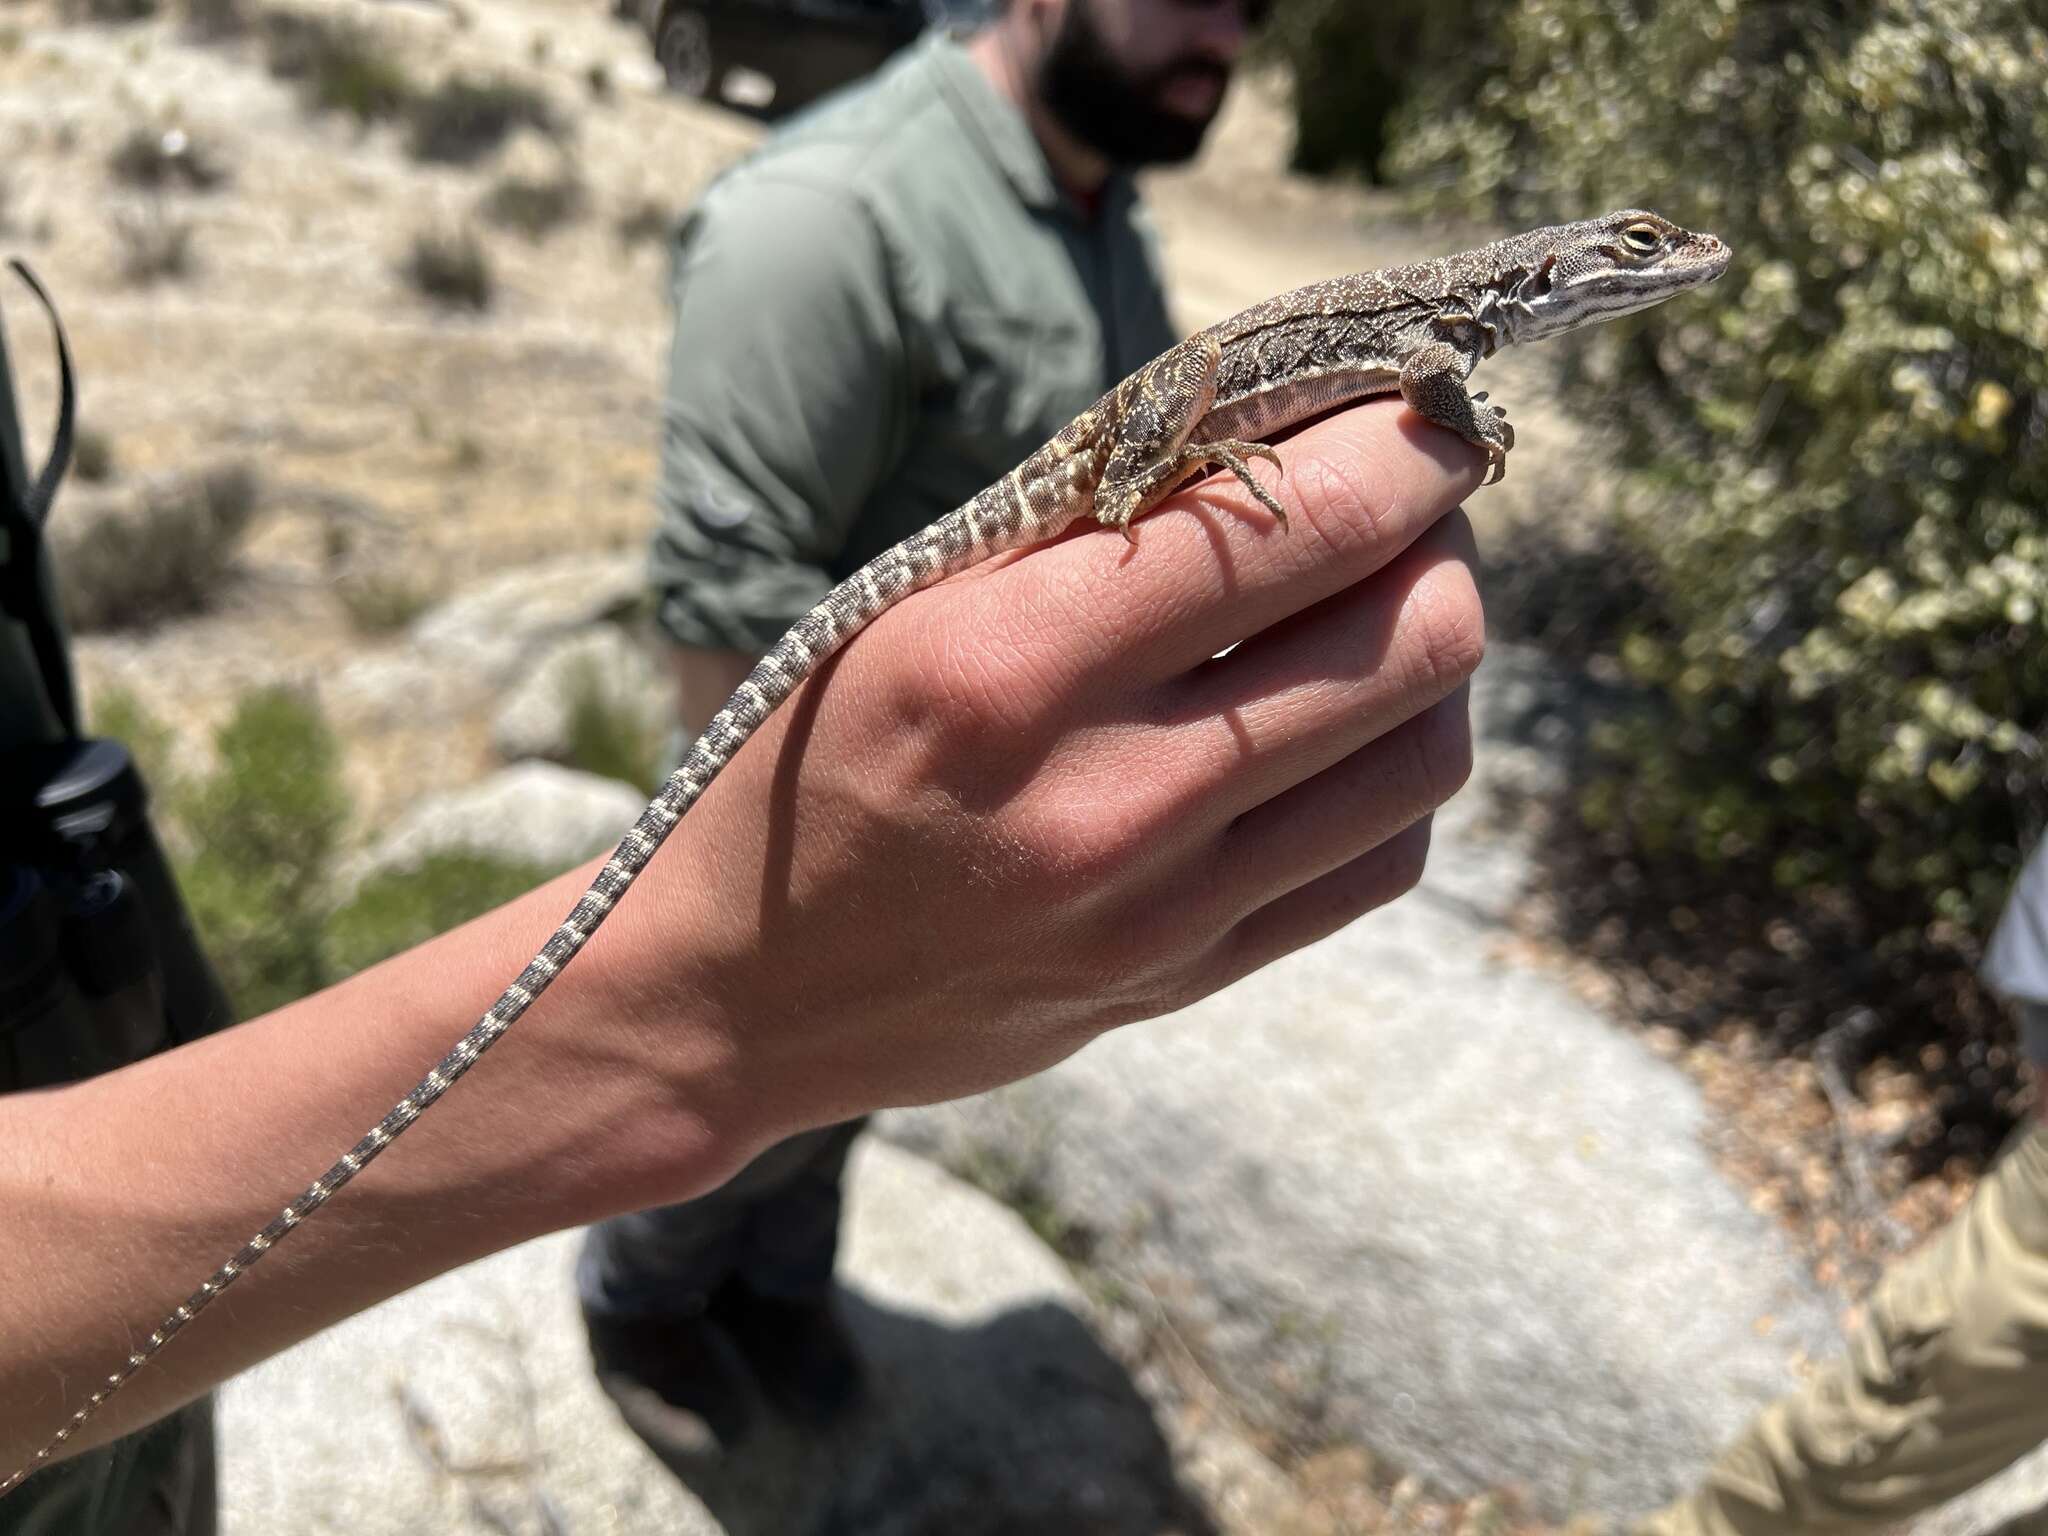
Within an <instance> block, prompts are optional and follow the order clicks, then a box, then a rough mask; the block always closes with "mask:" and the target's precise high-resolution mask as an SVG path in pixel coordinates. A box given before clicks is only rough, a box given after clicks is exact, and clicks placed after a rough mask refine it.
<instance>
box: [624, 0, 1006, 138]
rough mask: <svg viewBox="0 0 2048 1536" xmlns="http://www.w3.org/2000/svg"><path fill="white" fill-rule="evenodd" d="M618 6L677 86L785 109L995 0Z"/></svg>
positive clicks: (686, 1) (645, 0)
mask: <svg viewBox="0 0 2048 1536" xmlns="http://www.w3.org/2000/svg"><path fill="white" fill-rule="evenodd" d="M615 9H616V12H617V14H619V15H620V16H621V17H622V18H623V19H626V20H629V21H633V22H635V23H636V24H638V25H639V26H640V27H642V28H643V29H644V30H645V31H646V33H647V37H648V40H649V42H650V43H651V44H652V45H653V48H654V57H655V59H656V60H657V61H658V62H659V63H660V65H661V69H662V73H663V75H664V76H666V77H667V80H668V83H669V88H670V89H671V90H675V91H680V92H681V93H682V94H684V95H686V96H696V97H701V98H703V99H705V100H709V101H718V102H723V103H726V104H728V105H732V106H737V107H741V108H743V109H745V110H748V111H752V112H756V113H758V114H759V115H761V116H764V117H785V116H787V115H788V114H790V113H792V112H795V111H797V110H798V109H799V108H802V107H804V106H807V105H808V104H809V103H811V102H813V101H815V100H817V99H818V98H819V97H820V96H823V95H825V94H826V93H827V92H828V91H831V90H834V89H836V88H837V87H839V86H841V85H844V84H846V83H847V82H848V81H851V80H857V79H859V78H860V77H861V76H863V75H866V74H869V73H871V72H872V71H874V70H875V69H878V68H879V67H880V66H881V65H882V64H883V63H884V62H885V61H886V60H887V59H888V58H889V57H890V56H891V55H892V54H894V53H896V52H897V51H898V50H899V49H902V48H904V47H907V46H908V45H909V44H910V43H911V42H912V41H914V40H915V39H916V38H917V36H918V34H919V33H921V32H923V31H924V30H925V28H926V27H928V26H933V25H953V24H959V23H963V22H969V21H973V20H976V19H979V18H980V17H981V16H983V15H985V14H986V13H987V12H988V11H989V10H990V9H992V7H991V5H990V3H989V0H617V4H616V7H615ZM736 75H738V76H740V77H741V78H737V79H736V78H735V76H736ZM764 86H765V88H764Z"/></svg>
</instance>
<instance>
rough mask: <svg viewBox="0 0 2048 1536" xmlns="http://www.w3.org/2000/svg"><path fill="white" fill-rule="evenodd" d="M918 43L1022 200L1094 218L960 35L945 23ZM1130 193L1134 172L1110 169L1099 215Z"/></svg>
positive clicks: (943, 89) (942, 90)
mask: <svg viewBox="0 0 2048 1536" xmlns="http://www.w3.org/2000/svg"><path fill="white" fill-rule="evenodd" d="M917 46H918V47H920V48H922V49H924V50H925V51H926V53H927V55H928V57H929V58H930V59H931V61H932V73H933V75H934V76H935V77H936V79H937V80H938V82H939V94H940V95H941V96H942V97H944V99H945V101H946V104H947V106H948V107H950V108H951V109H952V112H953V115H954V116H955V117H956V118H958V119H959V121H960V124H961V126H962V127H963V128H965V129H966V130H967V133H968V136H969V137H970V138H971V139H973V140H974V141H975V142H976V143H977V144H979V145H980V146H981V150H982V153H983V154H984V155H986V156H987V157H988V159H989V161H990V162H991V163H992V164H993V165H994V166H995V167H996V168H997V169H998V170H1000V171H1001V172H1002V173H1003V175H1004V177H1005V178H1006V179H1007V180H1008V181H1009V183H1010V185H1011V187H1012V188H1014V189H1015V190H1016V193H1017V197H1018V200H1019V201H1020V202H1022V203H1023V204H1024V206H1025V207H1027V208H1031V209H1034V210H1037V211H1040V212H1054V211H1059V212H1064V213H1066V214H1068V215H1069V216H1070V217H1073V218H1075V219H1079V220H1081V221H1082V222H1083V223H1093V222H1094V220H1093V219H1091V218H1089V217H1087V215H1086V214H1084V212H1083V211H1082V208H1081V205H1080V204H1079V203H1078V202H1076V201H1075V200H1074V199H1073V198H1071V197H1069V196H1068V195H1067V194H1066V193H1065V192H1064V191H1062V190H1061V189H1060V185H1059V183H1058V182H1057V181H1055V180H1054V179H1053V174H1052V167H1051V166H1050V165H1048V164H1047V163H1046V158H1045V150H1044V149H1043V148H1041V147H1040V145H1039V142H1038V140H1037V139H1036V138H1035V137H1034V136H1033V135H1032V132H1031V125H1030V124H1028V123H1027V122H1025V121H1024V114H1023V113H1022V112H1019V111H1018V110H1017V108H1016V106H1015V105H1014V104H1013V103H1012V102H1009V101H1007V100H1005V99H1004V98H1003V97H1002V96H1001V95H1000V94H998V93H997V91H996V88H995V87H994V86H993V85H991V84H990V83H989V79H988V76H986V75H984V74H983V73H982V72H981V67H980V66H979V65H977V64H976V63H975V62H974V60H973V59H971V58H969V57H968V56H967V50H966V49H965V48H964V47H962V46H961V43H960V38H959V36H958V35H956V34H954V33H951V32H949V31H947V30H946V29H945V28H943V27H934V28H933V29H932V30H931V31H930V32H929V33H928V34H927V35H926V36H925V37H924V39H923V40H922V41H921V42H919V43H918V45H917ZM1131 195H1132V189H1131V187H1130V177H1129V176H1127V175H1126V174H1124V173H1123V172H1121V171H1111V172H1110V173H1109V180H1108V182H1107V183H1106V184H1105V185H1104V186H1103V189H1102V195H1101V197H1100V198H1099V199H1097V202H1096V210H1095V211H1096V215H1097V216H1098V217H1099V216H1101V215H1104V214H1110V213H1116V212H1120V211H1121V210H1122V208H1123V207H1124V205H1125V204H1126V203H1128V202H1129V200H1130V197H1131Z"/></svg>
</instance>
